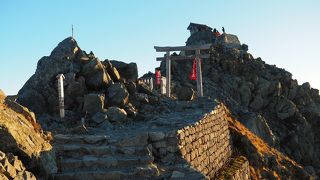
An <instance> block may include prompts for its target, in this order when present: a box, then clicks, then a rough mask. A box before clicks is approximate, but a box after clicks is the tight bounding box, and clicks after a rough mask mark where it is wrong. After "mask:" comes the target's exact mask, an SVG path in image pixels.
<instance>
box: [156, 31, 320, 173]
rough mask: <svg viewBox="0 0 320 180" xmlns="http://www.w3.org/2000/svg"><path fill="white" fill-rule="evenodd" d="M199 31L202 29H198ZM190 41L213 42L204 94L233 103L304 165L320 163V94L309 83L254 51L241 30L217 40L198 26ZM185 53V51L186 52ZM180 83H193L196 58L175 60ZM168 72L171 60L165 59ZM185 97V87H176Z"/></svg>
mask: <svg viewBox="0 0 320 180" xmlns="http://www.w3.org/2000/svg"><path fill="white" fill-rule="evenodd" d="M197 33H199V34H197ZM197 33H194V34H193V35H191V36H190V38H189V39H188V41H187V45H196V44H205V43H210V42H211V43H212V48H211V49H210V50H209V52H207V53H209V54H210V58H208V59H203V60H202V75H203V86H204V95H205V96H210V97H211V98H213V99H214V98H217V99H219V100H220V101H222V102H224V103H225V104H227V106H228V107H229V108H230V109H231V112H232V114H233V115H234V116H235V117H236V118H237V119H239V120H240V121H241V122H242V123H243V124H245V125H246V126H247V127H248V128H249V129H250V130H251V131H252V132H254V133H256V135H258V136H259V137H260V138H262V139H263V140H264V141H266V142H268V144H269V145H271V146H272V147H275V148H277V149H278V150H279V151H281V152H283V153H284V154H286V155H288V156H289V157H291V158H292V159H294V160H296V161H297V162H299V163H301V164H302V165H303V166H312V167H314V168H316V169H318V170H317V171H318V174H319V173H320V169H319V166H318V164H319V163H320V162H319V160H320V146H319V144H320V143H319V142H320V138H319V137H320V136H319V134H320V130H319V128H318V127H319V125H320V124H319V123H320V121H319V119H320V96H319V90H317V89H313V88H311V86H310V84H309V83H304V84H302V85H299V84H298V82H297V80H295V79H292V75H291V73H289V72H287V71H286V70H284V69H281V68H278V67H276V66H275V65H268V64H267V63H265V62H264V61H262V59H261V58H254V57H253V56H252V55H251V54H250V53H248V46H247V45H245V44H242V45H241V44H240V42H239V40H238V38H237V36H235V35H231V34H222V35H221V36H219V37H217V38H215V39H214V40H212V39H209V38H212V37H211V36H209V35H207V36H202V35H200V34H201V33H202V34H203V33H207V34H208V33H210V32H197ZM182 54H183V53H182ZM171 65H172V67H171V68H172V69H173V70H172V78H173V81H172V82H173V87H175V89H183V88H193V89H196V84H195V82H191V81H190V80H189V72H190V71H191V68H192V62H191V61H188V60H185V61H172V64H171ZM160 68H161V71H162V72H161V74H165V62H164V61H163V62H162V63H161V65H160ZM172 93H173V95H174V96H176V97H179V91H176V92H174V91H173V92H172Z"/></svg>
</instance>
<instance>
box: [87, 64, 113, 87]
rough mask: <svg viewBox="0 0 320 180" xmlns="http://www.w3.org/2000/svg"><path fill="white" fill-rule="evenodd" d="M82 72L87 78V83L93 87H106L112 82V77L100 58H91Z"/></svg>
mask: <svg viewBox="0 0 320 180" xmlns="http://www.w3.org/2000/svg"><path fill="white" fill-rule="evenodd" d="M81 73H82V74H83V75H84V77H85V79H86V84H87V86H88V87H89V88H91V89H95V90H97V89H101V88H106V87H107V86H108V85H109V84H110V83H112V80H111V77H110V76H109V74H108V73H107V72H106V70H105V67H104V65H103V64H102V63H101V62H100V61H99V60H98V59H94V60H91V61H90V62H89V63H87V64H86V65H84V66H83V68H82V70H81Z"/></svg>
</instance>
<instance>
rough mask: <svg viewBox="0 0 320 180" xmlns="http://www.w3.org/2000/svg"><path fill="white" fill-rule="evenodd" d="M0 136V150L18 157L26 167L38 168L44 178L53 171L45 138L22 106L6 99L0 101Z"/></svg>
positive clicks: (51, 157)
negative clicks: (2, 101)
mask: <svg viewBox="0 0 320 180" xmlns="http://www.w3.org/2000/svg"><path fill="white" fill-rule="evenodd" d="M0 137H1V141H0V150H1V151H3V152H5V153H9V152H11V153H13V154H15V155H17V156H19V158H20V159H21V160H22V161H23V164H24V165H25V166H26V167H27V169H38V170H39V171H38V173H42V174H43V176H47V177H48V176H49V175H50V174H53V173H56V172H57V166H56V162H55V155H54V152H53V149H52V146H51V145H50V144H49V142H48V141H47V138H48V137H47V136H46V135H44V134H42V130H41V129H40V125H39V124H38V123H37V122H36V120H35V119H34V115H33V113H31V112H30V111H29V110H28V109H26V108H25V107H22V106H21V105H19V104H17V103H16V102H12V101H10V100H7V102H6V104H2V103H0Z"/></svg>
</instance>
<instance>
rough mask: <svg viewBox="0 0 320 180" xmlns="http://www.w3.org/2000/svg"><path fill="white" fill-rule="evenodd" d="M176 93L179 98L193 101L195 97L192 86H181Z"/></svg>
mask: <svg viewBox="0 0 320 180" xmlns="http://www.w3.org/2000/svg"><path fill="white" fill-rule="evenodd" d="M176 94H177V97H178V99H179V100H184V101H191V100H193V99H194V98H195V92H194V90H193V89H192V88H191V87H181V88H179V89H177V93H176Z"/></svg>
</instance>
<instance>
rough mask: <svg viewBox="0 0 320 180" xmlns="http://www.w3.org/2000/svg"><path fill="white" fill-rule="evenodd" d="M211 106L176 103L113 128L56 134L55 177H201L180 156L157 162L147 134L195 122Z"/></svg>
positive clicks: (66, 179) (78, 179) (172, 129)
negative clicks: (175, 161)
mask: <svg viewBox="0 0 320 180" xmlns="http://www.w3.org/2000/svg"><path fill="white" fill-rule="evenodd" d="M199 106H201V107H202V108H199ZM213 107H214V103H210V104H207V103H202V104H201V103H200V104H197V105H196V106H195V104H186V105H184V106H181V105H178V106H176V108H175V109H174V110H172V111H171V112H169V113H167V114H161V115H156V116H153V117H152V118H151V119H150V120H149V121H147V122H135V123H133V124H131V125H128V126H123V127H122V128H117V129H114V130H108V131H106V130H104V129H90V128H89V132H91V133H88V134H78V135H75V134H56V135H54V145H53V146H54V148H55V150H56V156H57V161H58V162H57V164H58V173H57V174H55V175H54V179H55V180H60V179H61V180H68V179H70V180H71V179H72V180H73V179H77V180H82V179H83V180H88V179H155V178H157V179H163V178H168V177H169V178H173V179H203V175H201V173H199V172H197V171H195V170H194V169H192V168H190V166H189V165H187V164H185V163H184V160H183V159H182V161H181V163H178V164H172V165H165V166H162V165H161V163H160V164H157V163H158V162H156V161H157V160H155V157H154V156H153V153H152V143H151V142H150V137H149V134H150V132H172V131H173V132H176V130H178V129H180V128H182V127H185V126H186V125H189V124H192V123H195V122H196V121H197V120H199V119H200V118H201V117H202V116H203V114H205V113H207V112H210V111H211V110H212V109H213ZM179 158H180V157H179ZM157 166H159V167H157ZM182 174H183V175H184V176H183V178H182Z"/></svg>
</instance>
